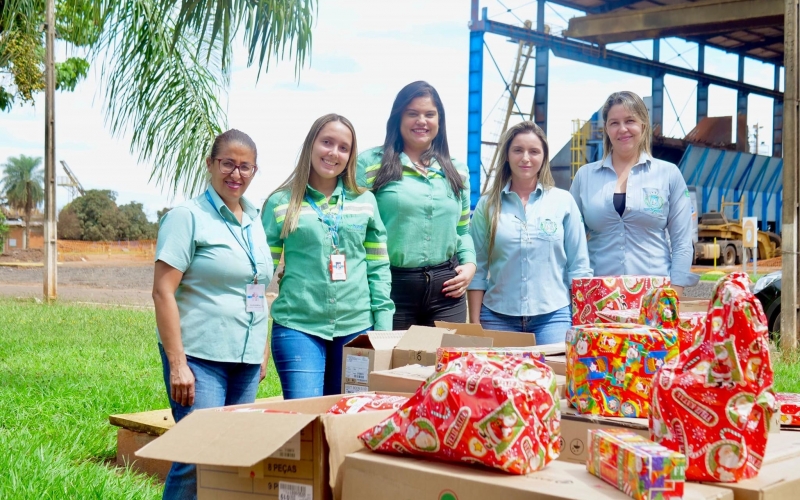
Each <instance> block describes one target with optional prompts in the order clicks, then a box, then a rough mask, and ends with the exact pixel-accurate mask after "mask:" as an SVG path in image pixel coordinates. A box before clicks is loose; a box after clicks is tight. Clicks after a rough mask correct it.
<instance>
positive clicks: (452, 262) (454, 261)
mask: <svg viewBox="0 0 800 500" xmlns="http://www.w3.org/2000/svg"><path fill="white" fill-rule="evenodd" d="M458 265H459V264H458V257H457V256H455V255H453V256H452V257H450V259H449V260H446V261H444V262H442V263H441V264H436V265H435V266H425V267H395V266H390V268H389V269H390V270H391V271H392V273H396V274H416V273H427V272H430V271H443V270H445V269H455V268H456V266H458Z"/></svg>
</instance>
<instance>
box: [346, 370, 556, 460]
mask: <svg viewBox="0 0 800 500" xmlns="http://www.w3.org/2000/svg"><path fill="white" fill-rule="evenodd" d="M560 424H561V415H560V413H559V409H558V399H557V398H556V379H555V375H554V374H553V371H552V370H551V369H550V367H548V366H547V365H545V364H544V363H540V362H539V361H537V360H534V359H525V358H520V357H516V356H514V357H507V358H503V359H502V360H495V359H485V358H481V357H478V356H474V355H472V354H467V355H466V356H464V357H462V358H458V359H456V360H454V361H452V362H451V363H449V364H448V365H447V366H446V367H445V369H444V370H443V371H441V372H437V373H434V375H432V376H431V377H430V378H429V379H428V380H427V381H426V382H425V383H424V384H422V385H421V386H420V388H419V389H418V390H417V392H416V393H415V394H414V396H412V397H411V399H410V400H409V401H408V403H406V404H405V405H403V407H402V408H400V410H398V411H397V412H396V413H395V414H394V415H392V416H391V417H390V418H388V419H386V420H385V421H383V422H381V423H380V424H378V425H376V426H374V427H372V428H371V429H369V430H367V431H365V432H364V433H362V434H361V435H360V436H359V438H360V439H361V440H362V441H363V442H364V444H365V445H366V446H367V447H368V448H369V449H371V450H373V451H377V452H383V453H392V454H411V455H417V456H422V457H426V458H437V459H440V460H445V461H450V462H460V463H468V464H479V465H484V466H487V467H494V468H497V469H501V470H503V471H506V472H508V473H511V474H528V473H530V472H535V471H537V470H540V469H542V468H543V467H544V466H545V465H546V464H548V463H549V462H550V461H551V460H555V459H556V458H557V457H558V454H559V451H560V444H559V439H560V435H561V432H560Z"/></svg>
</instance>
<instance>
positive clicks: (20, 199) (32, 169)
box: [2, 155, 44, 249]
mask: <svg viewBox="0 0 800 500" xmlns="http://www.w3.org/2000/svg"><path fill="white" fill-rule="evenodd" d="M41 164H42V159H41V158H33V157H31V156H25V155H19V157H17V158H14V157H13V156H12V157H10V158H9V159H8V162H6V163H5V164H3V180H2V182H3V196H5V198H6V201H7V203H8V205H9V206H10V207H12V208H14V209H16V210H24V211H25V238H24V239H23V240H24V241H23V248H25V249H27V248H28V241H30V222H31V212H33V209H34V207H37V206H39V204H40V203H42V202H43V201H44V172H43V171H42V169H41V168H40V165H41Z"/></svg>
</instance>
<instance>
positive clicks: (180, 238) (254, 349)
mask: <svg viewBox="0 0 800 500" xmlns="http://www.w3.org/2000/svg"><path fill="white" fill-rule="evenodd" d="M208 193H209V195H210V196H211V199H212V200H213V201H214V204H215V205H216V207H217V209H216V210H215V209H214V208H213V207H212V206H211V204H210V203H209V202H208V200H207V199H206V195H205V193H204V194H202V195H200V196H198V197H196V198H193V199H191V200H189V201H187V202H185V203H182V204H180V205H178V206H177V207H175V208H173V209H172V210H170V211H169V212H167V213H166V215H164V217H162V218H161V223H160V226H159V229H158V243H157V245H156V261H159V260H160V261H163V262H165V263H167V264H169V265H170V266H172V267H174V268H175V269H177V270H179V271H181V272H182V273H183V278H182V279H181V283H180V285H179V286H178V289H177V290H176V291H175V300H176V302H177V303H178V312H179V313H180V320H181V339H182V340H183V349H184V351H185V352H186V354H187V355H189V356H193V357H196V358H201V359H207V360H210V361H220V362H231V363H251V364H260V363H261V362H262V361H263V359H264V347H265V346H266V343H267V315H268V312H267V311H264V312H259V313H249V312H247V311H246V310H245V300H246V297H245V295H246V287H247V285H248V284H249V283H252V282H253V267H252V264H251V261H250V259H249V257H248V252H247V251H246V250H245V248H248V246H249V245H248V243H247V228H248V227H249V228H250V231H251V235H252V242H253V254H254V256H255V259H256V263H257V269H258V282H259V283H263V284H264V285H265V286H266V285H269V282H270V280H271V279H272V272H273V270H272V262H271V258H270V252H269V246H268V245H267V237H266V235H265V234H264V228H263V227H262V226H261V224H258V223H254V222H258V221H259V210H258V209H257V208H256V207H255V206H254V205H253V204H252V203H250V202H249V201H247V200H246V199H245V198H241V205H242V209H243V212H244V213H243V215H242V223H241V224H240V223H239V221H238V220H236V216H234V215H233V212H231V211H230V210H229V209H228V207H227V206H225V203H224V202H223V201H222V199H221V198H220V197H219V195H218V194H217V192H216V191H214V188H212V187H210V186H209V188H208ZM226 221H227V224H226ZM227 226H229V227H230V230H229V228H228V227H227Z"/></svg>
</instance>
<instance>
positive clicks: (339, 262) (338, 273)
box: [330, 253, 347, 281]
mask: <svg viewBox="0 0 800 500" xmlns="http://www.w3.org/2000/svg"><path fill="white" fill-rule="evenodd" d="M330 270H331V281H345V280H346V279H347V262H346V261H345V258H344V254H341V253H335V254H332V255H331V264H330Z"/></svg>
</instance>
